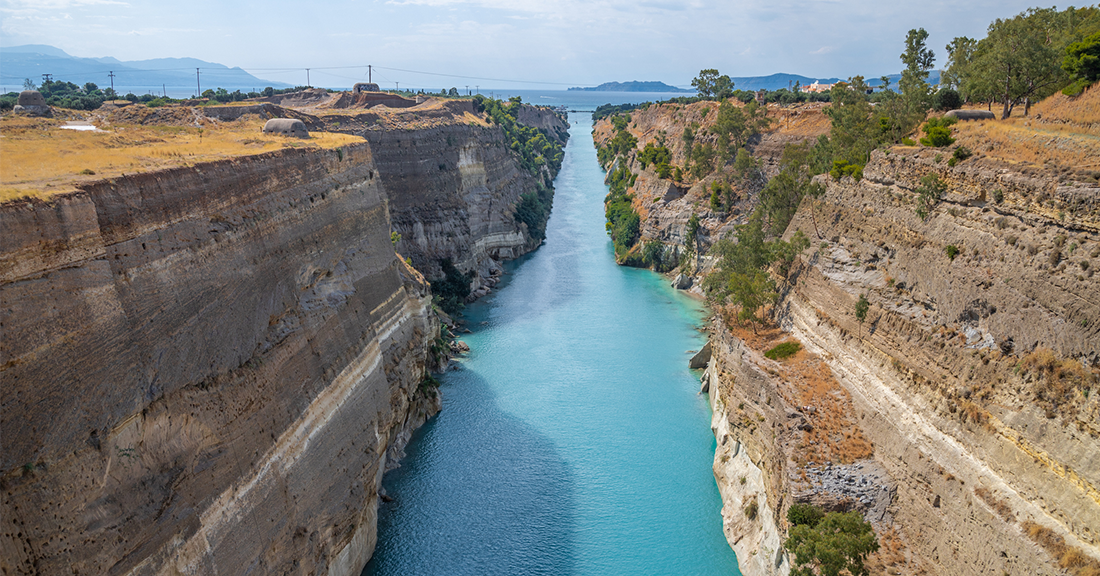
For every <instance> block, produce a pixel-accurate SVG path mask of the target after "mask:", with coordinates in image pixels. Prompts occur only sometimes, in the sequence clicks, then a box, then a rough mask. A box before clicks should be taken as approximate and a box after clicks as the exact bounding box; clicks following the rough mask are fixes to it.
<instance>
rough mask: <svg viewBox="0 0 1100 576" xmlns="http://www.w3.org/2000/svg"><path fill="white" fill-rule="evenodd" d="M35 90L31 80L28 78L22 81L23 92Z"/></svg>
mask: <svg viewBox="0 0 1100 576" xmlns="http://www.w3.org/2000/svg"><path fill="white" fill-rule="evenodd" d="M35 88H36V86H35V85H34V81H33V80H31V79H30V78H24V79H23V89H24V90H34V89H35Z"/></svg>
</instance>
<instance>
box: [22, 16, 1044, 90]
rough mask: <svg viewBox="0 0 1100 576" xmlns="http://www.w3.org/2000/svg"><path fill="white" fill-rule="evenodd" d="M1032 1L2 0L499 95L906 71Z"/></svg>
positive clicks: (334, 79) (333, 77) (254, 58)
mask: <svg viewBox="0 0 1100 576" xmlns="http://www.w3.org/2000/svg"><path fill="white" fill-rule="evenodd" d="M1031 5H1032V4H1029V3H1025V2H1019V1H1015V0H1010V1H1008V2H995V1H989V0H985V1H978V2H971V3H968V4H965V5H964V4H961V3H956V2H951V3H948V2H942V1H937V2H931V3H928V4H925V5H921V6H916V5H909V4H906V5H888V4H884V3H880V2H870V1H868V0H848V1H829V2H813V3H805V2H789V1H787V2H784V1H780V2H772V3H768V4H767V5H762V4H758V3H751V2H744V1H737V2H732V3H722V2H716V1H713V0H695V1H689V2H675V1H662V0H642V1H640V2H624V1H621V0H611V1H604V2H597V3H582V2H578V1H576V0H552V1H548V2H527V1H522V0H389V1H380V0H375V1H372V2H366V3H354V2H349V1H347V0H338V1H337V2H332V3H326V4H324V5H322V6H321V8H320V9H317V10H301V9H299V8H298V6H299V5H297V4H290V3H286V2H269V3H265V4H264V5H263V7H262V8H258V7H255V6H250V5H245V6H241V5H228V4H221V3H215V2H212V1H210V0H195V1H194V2H189V3H187V4H182V3H152V2H146V1H141V0H136V1H123V0H38V1H35V2H31V1H29V0H0V14H2V15H3V16H4V18H3V23H2V24H0V44H2V46H7V47H11V46H17V45H23V44H46V45H50V46H55V47H57V48H60V49H62V50H64V51H65V52H67V53H68V54H70V55H72V56H75V57H82V58H99V57H114V58H117V59H119V60H127V61H130V60H147V59H154V58H197V59H201V60H205V61H208V62H212V63H218V64H223V65H225V66H228V67H231V68H232V67H241V68H243V69H245V70H246V71H248V72H249V73H251V74H253V75H255V76H257V77H260V78H263V79H267V80H270V81H273V82H286V83H289V84H305V83H306V74H305V71H304V69H305V68H307V67H308V68H311V71H310V83H311V84H313V85H317V86H343V85H350V84H351V83H354V82H359V81H365V80H366V77H367V71H366V69H365V68H351V67H355V66H366V65H367V64H372V65H374V66H375V69H374V73H373V80H374V81H376V82H379V83H381V84H390V85H395V84H396V83H400V84H401V85H402V86H403V87H409V88H414V89H415V88H425V89H434V90H438V89H439V88H441V87H443V86H444V85H446V86H448V87H449V86H452V85H459V84H461V85H465V84H466V83H467V80H468V81H469V83H470V84H471V86H472V85H473V84H474V83H475V82H480V84H481V85H482V86H487V85H488V84H493V85H494V87H496V88H499V89H509V88H512V89H544V90H545V89H551V90H553V89H561V90H565V89H566V88H569V87H572V86H596V85H599V84H601V83H604V82H609V81H619V82H627V81H631V80H638V81H661V82H665V83H667V84H670V85H673V86H678V87H682V88H686V87H690V82H691V79H692V78H693V77H694V76H695V75H696V74H697V73H698V71H699V70H700V69H703V68H717V69H718V70H719V71H721V73H723V74H728V75H730V76H734V77H738V76H742V77H743V76H767V75H770V74H774V73H789V74H798V75H802V76H807V77H811V78H829V77H838V78H847V77H849V76H853V75H857V74H862V75H865V76H867V77H878V76H879V75H883V74H893V73H897V72H899V71H900V70H901V68H902V64H901V62H900V60H899V58H898V56H899V55H900V54H901V52H902V51H903V50H904V38H905V33H906V31H908V30H909V29H911V28H921V27H923V28H925V29H926V30H928V32H929V35H930V36H929V41H928V44H929V46H930V47H931V48H932V49H933V50H934V51H935V52H936V56H937V60H936V66H937V67H940V66H942V65H943V63H944V58H945V56H946V54H945V50H944V46H945V45H946V44H947V43H948V42H949V41H950V40H951V39H952V38H954V37H956V36H964V35H965V36H970V37H972V38H981V37H984V35H985V31H986V29H987V27H988V25H989V24H990V22H992V21H993V20H994V19H995V18H1005V17H1011V16H1013V15H1015V14H1017V13H1019V12H1021V11H1023V10H1025V9H1026V8H1028V7H1029V6H1031ZM288 15H292V16H288ZM2 49H3V48H2V47H0V50H2ZM324 68H338V69H329V70H325V69H324ZM460 87H461V86H460Z"/></svg>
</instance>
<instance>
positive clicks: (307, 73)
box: [306, 68, 312, 88]
mask: <svg viewBox="0 0 1100 576" xmlns="http://www.w3.org/2000/svg"><path fill="white" fill-rule="evenodd" d="M306 88H312V86H310V85H309V68H306Z"/></svg>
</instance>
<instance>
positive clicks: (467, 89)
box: [466, 84, 470, 96]
mask: <svg viewBox="0 0 1100 576" xmlns="http://www.w3.org/2000/svg"><path fill="white" fill-rule="evenodd" d="M466 95H467V96H469V95H470V85H469V84H467V85H466Z"/></svg>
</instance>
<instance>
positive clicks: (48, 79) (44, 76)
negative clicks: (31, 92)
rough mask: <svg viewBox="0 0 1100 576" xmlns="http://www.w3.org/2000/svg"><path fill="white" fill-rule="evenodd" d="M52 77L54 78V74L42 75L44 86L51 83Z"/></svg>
mask: <svg viewBox="0 0 1100 576" xmlns="http://www.w3.org/2000/svg"><path fill="white" fill-rule="evenodd" d="M51 76H53V74H43V75H42V83H43V84H48V83H49V82H50V77H51Z"/></svg>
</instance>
